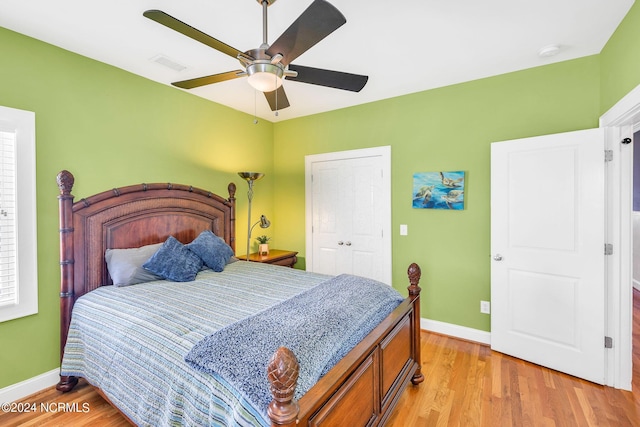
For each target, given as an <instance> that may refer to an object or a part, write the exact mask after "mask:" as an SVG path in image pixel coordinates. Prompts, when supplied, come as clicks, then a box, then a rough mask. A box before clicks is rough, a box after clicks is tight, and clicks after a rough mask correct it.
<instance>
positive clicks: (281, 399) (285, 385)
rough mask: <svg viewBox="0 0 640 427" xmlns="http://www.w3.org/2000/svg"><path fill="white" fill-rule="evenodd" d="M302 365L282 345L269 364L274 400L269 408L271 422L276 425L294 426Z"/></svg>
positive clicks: (268, 370) (297, 409)
mask: <svg viewBox="0 0 640 427" xmlns="http://www.w3.org/2000/svg"><path fill="white" fill-rule="evenodd" d="M299 372H300V365H299V364H298V359H296V356H295V354H293V352H292V351H291V350H289V349H288V348H286V347H280V348H279V349H277V350H276V352H275V353H273V356H271V360H270V361H269V365H268V366H267V378H268V379H269V383H271V394H272V395H273V400H272V401H271V403H270V404H269V407H268V408H267V414H268V415H269V418H270V419H271V424H272V425H276V426H294V425H295V424H296V423H295V420H296V418H297V417H298V411H299V407H298V403H297V402H296V401H294V400H293V394H294V393H295V390H296V385H297V383H298V375H299Z"/></svg>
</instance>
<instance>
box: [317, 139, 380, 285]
mask: <svg viewBox="0 0 640 427" xmlns="http://www.w3.org/2000/svg"><path fill="white" fill-rule="evenodd" d="M381 148H384V149H385V150H383V153H380V151H379V150H377V149H367V150H354V151H346V152H341V153H328V154H322V155H314V156H307V159H306V160H307V165H306V166H307V220H308V223H309V224H308V225H310V227H308V228H307V229H308V232H307V254H306V255H307V269H308V270H310V271H314V272H317V273H325V274H331V275H337V274H341V273H349V274H355V275H359V276H364V277H369V278H372V279H375V280H378V281H381V282H383V283H387V284H390V283H391V277H390V276H391V273H390V272H391V256H390V253H391V248H390V234H391V233H390V202H391V197H390V184H389V179H390V174H389V172H388V163H389V157H388V156H386V155H383V154H384V152H386V153H388V152H389V150H388V148H389V147H381ZM381 154H382V155H381ZM309 228H310V229H309Z"/></svg>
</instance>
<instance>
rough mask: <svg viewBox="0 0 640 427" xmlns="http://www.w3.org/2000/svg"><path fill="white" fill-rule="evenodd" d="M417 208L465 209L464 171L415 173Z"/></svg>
mask: <svg viewBox="0 0 640 427" xmlns="http://www.w3.org/2000/svg"><path fill="white" fill-rule="evenodd" d="M413 207H414V208H415V209H449V210H462V209H464V171H453V172H417V173H414V174H413Z"/></svg>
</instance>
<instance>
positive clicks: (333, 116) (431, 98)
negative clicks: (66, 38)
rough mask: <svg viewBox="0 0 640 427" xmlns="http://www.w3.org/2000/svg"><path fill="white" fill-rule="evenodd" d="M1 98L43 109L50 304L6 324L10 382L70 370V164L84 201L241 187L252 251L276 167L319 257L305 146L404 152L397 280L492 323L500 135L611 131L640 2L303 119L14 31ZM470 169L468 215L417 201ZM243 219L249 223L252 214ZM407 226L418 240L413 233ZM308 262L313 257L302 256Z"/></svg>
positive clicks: (462, 318)
mask: <svg viewBox="0 0 640 427" xmlns="http://www.w3.org/2000/svg"><path fill="white" fill-rule="evenodd" d="M0 51H2V52H3V54H4V55H6V57H9V58H11V61H6V62H5V63H3V64H2V67H0V105H3V106H8V107H13V108H20V109H25V110H30V111H35V112H36V132H37V135H36V145H37V147H36V150H37V153H36V154H37V159H36V161H37V185H38V195H37V203H38V275H39V312H38V314H37V315H33V316H29V317H26V318H22V319H17V320H13V321H9V322H4V323H0V348H2V351H1V352H0V366H10V367H11V369H8V370H7V369H3V370H2V371H0V388H2V387H5V386H8V385H11V384H14V383H16V382H19V381H23V380H25V379H28V378H31V377H33V376H36V375H38V374H41V373H43V372H47V371H49V370H51V369H54V368H55V367H56V366H58V363H59V360H58V358H59V354H58V351H59V349H58V339H59V336H58V327H59V304H58V301H59V300H58V293H59V265H58V259H59V249H58V232H57V229H58V217H57V199H56V196H57V187H56V185H55V176H56V174H57V173H58V171H60V170H61V169H68V170H70V171H71V172H73V173H74V174H75V176H76V180H77V183H76V186H75V190H74V192H73V193H74V194H75V195H76V198H81V197H84V196H87V195H90V194H93V193H96V192H99V191H103V190H107V189H110V188H112V187H115V186H122V185H129V184H132V183H136V182H140V183H141V182H166V181H171V182H177V183H183V184H192V185H194V186H197V187H201V188H206V189H210V190H212V191H214V192H217V193H220V194H224V193H225V191H226V186H227V183H228V182H229V181H235V182H236V183H237V184H238V194H237V197H238V213H237V218H238V227H237V237H238V245H237V252H238V254H242V253H244V243H243V242H244V241H245V239H246V232H243V229H244V224H245V223H244V221H246V197H245V194H246V193H245V191H246V186H245V184H243V183H242V182H240V178H239V177H237V175H236V172H237V171H239V170H259V171H262V172H265V173H266V174H267V179H263V180H261V181H259V182H258V183H257V184H256V196H255V198H254V212H256V214H255V215H257V213H265V214H266V215H268V216H269V217H270V219H272V222H273V225H272V229H270V230H271V233H270V234H271V235H272V236H273V238H274V245H277V247H281V248H287V249H292V250H297V251H300V254H301V257H302V258H303V257H304V248H305V245H304V239H305V236H304V156H305V155H307V154H317V153H323V152H330V151H340V150H348V149H356V148H365V147H373V146H380V145H390V146H391V147H392V168H393V169H392V170H393V177H392V192H393V200H392V215H393V218H392V221H393V231H394V235H393V280H394V283H395V286H396V287H398V288H399V289H401V290H402V291H404V290H403V289H402V288H404V287H405V286H406V282H407V279H406V267H407V266H408V264H409V263H410V262H418V263H420V265H421V267H422V269H423V280H422V287H423V289H424V291H423V295H424V298H423V306H422V310H423V312H422V315H423V317H426V318H429V319H435V320H439V321H443V322H449V323H454V324H458V325H462V326H468V327H471V328H476V329H480V330H485V331H488V330H489V326H490V325H489V316H487V315H482V314H480V313H479V303H478V302H479V301H480V300H481V299H489V296H490V287H489V268H490V264H489V259H490V252H489V250H490V247H489V215H490V210H489V195H490V194H489V170H490V165H489V146H490V143H491V142H492V141H499V140H505V139H512V138H521V137H526V136H532V135H542V134H547V133H556V132H563V131H569V130H575V129H583V128H590V127H596V126H597V125H598V117H599V116H600V114H602V113H603V112H604V111H606V110H607V109H608V108H610V107H611V106H612V105H613V104H615V102H617V101H618V100H619V99H620V98H621V97H622V96H624V95H625V94H626V93H628V92H629V91H630V90H631V89H633V88H634V87H635V86H637V85H638V84H639V83H640V6H638V5H637V4H636V5H634V6H633V8H632V10H631V11H630V12H629V14H628V15H627V17H626V18H625V20H624V21H623V22H622V24H621V25H620V26H619V28H618V30H617V31H616V33H615V34H614V35H613V36H612V38H611V40H610V41H609V43H608V44H607V46H606V47H605V49H604V50H603V52H602V54H601V55H596V56H591V57H587V58H582V59H578V60H574V61H568V62H564V63H559V64H554V65H548V66H544V67H539V68H533V69H529V70H525V71H520V72H515V73H510V74H505V75H501V76H495V77H491V78H487V79H482V80H477V81H473V82H468V83H464V84H459V85H454V86H449V87H445V88H440V89H435V90H430V91H425V92H420V93H416V94H412V95H407V96H403V97H398V98H393V99H388V100H384V101H379V102H375V103H371V104H365V105H361V106H358V107H353V108H349V109H344V110H339V111H333V112H329V113H324V114H318V115H314V116H309V117H304V118H300V119H294V120H289V121H285V122H281V123H277V124H271V123H268V122H266V121H261V122H260V123H259V124H258V125H253V123H252V122H253V117H252V116H249V115H246V114H243V113H239V112H237V111H234V110H232V109H229V108H227V107H223V106H220V105H217V104H214V103H211V102H208V101H204V100H202V99H200V98H197V97H195V96H193V95H190V94H188V93H185V92H182V91H179V90H176V89H173V88H170V87H167V86H164V85H160V84H157V83H154V82H151V81H148V80H145V79H143V78H140V77H137V76H134V75H132V74H130V73H127V72H125V71H122V70H119V69H117V68H114V67H110V66H107V65H105V64H102V63H99V62H96V61H93V60H90V59H87V58H84V57H81V56H78V55H75V54H72V53H69V52H66V51H64V50H61V49H58V48H56V47H53V46H50V45H47V44H44V43H42V42H39V41H36V40H33V39H30V38H28V37H24V36H22V35H18V34H16V33H13V32H11V31H8V30H4V29H2V28H0ZM458 169H462V170H465V171H466V172H467V183H466V185H467V197H466V206H465V210H464V211H458V212H444V211H425V210H414V209H412V208H411V202H410V198H411V184H412V175H413V173H414V172H421V171H438V170H458ZM243 218H245V219H244V220H243ZM400 224H408V225H409V235H408V236H399V234H398V233H397V231H398V228H399V225H400ZM302 261H304V260H302Z"/></svg>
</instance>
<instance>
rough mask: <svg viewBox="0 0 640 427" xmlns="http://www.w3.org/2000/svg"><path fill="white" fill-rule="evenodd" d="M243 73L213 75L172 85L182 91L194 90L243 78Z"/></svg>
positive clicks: (236, 71)
mask: <svg viewBox="0 0 640 427" xmlns="http://www.w3.org/2000/svg"><path fill="white" fill-rule="evenodd" d="M239 73H240V75H239ZM242 73H243V71H242V70H235V71H227V72H226V73H220V74H213V75H211V76H204V77H198V78H195V79H189V80H182V81H180V82H173V83H171V84H172V85H174V86H177V87H179V88H182V89H193V88H194V87H200V86H205V85H210V84H213V83H220V82H224V81H226V80H232V79H235V78H238V77H242Z"/></svg>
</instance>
